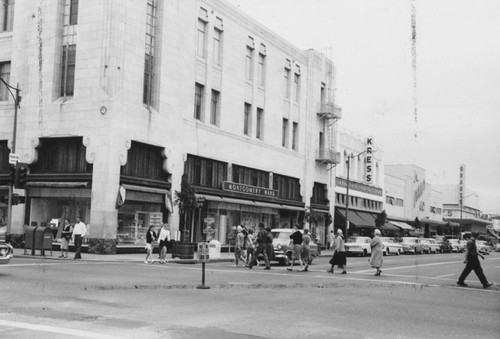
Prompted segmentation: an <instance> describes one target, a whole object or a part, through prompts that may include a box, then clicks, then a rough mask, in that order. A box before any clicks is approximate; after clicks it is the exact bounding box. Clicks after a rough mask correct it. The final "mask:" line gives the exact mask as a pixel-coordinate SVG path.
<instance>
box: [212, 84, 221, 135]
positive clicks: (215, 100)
mask: <svg viewBox="0 0 500 339" xmlns="http://www.w3.org/2000/svg"><path fill="white" fill-rule="evenodd" d="M219 101H220V92H219V91H216V90H214V89H213V90H212V103H211V105H210V106H211V107H210V123H211V124H212V125H216V126H218V125H219V110H220V109H219V105H220V102H219Z"/></svg>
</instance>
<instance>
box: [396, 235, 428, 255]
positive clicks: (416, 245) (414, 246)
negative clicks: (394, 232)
mask: <svg viewBox="0 0 500 339" xmlns="http://www.w3.org/2000/svg"><path fill="white" fill-rule="evenodd" d="M400 244H401V246H403V252H404V253H405V254H407V253H413V254H417V253H419V254H422V253H424V244H422V242H421V241H420V239H419V238H415V237H403V238H401V243H400Z"/></svg>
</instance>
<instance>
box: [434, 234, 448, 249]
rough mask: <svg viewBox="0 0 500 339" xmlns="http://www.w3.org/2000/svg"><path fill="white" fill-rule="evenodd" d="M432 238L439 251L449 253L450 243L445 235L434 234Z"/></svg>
mask: <svg viewBox="0 0 500 339" xmlns="http://www.w3.org/2000/svg"><path fill="white" fill-rule="evenodd" d="M434 240H435V241H436V243H437V244H438V245H439V247H440V249H441V250H440V251H441V253H451V245H450V243H449V242H448V240H447V239H446V237H445V236H442V235H436V236H434Z"/></svg>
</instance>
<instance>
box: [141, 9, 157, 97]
mask: <svg viewBox="0 0 500 339" xmlns="http://www.w3.org/2000/svg"><path fill="white" fill-rule="evenodd" d="M147 6H148V8H147V18H146V49H145V56H144V86H143V98H142V103H143V104H146V105H151V104H152V97H153V69H154V60H155V59H154V50H155V25H156V0H148V4H147Z"/></svg>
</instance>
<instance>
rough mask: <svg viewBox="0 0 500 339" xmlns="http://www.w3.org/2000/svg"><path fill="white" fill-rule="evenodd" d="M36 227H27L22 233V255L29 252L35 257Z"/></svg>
mask: <svg viewBox="0 0 500 339" xmlns="http://www.w3.org/2000/svg"><path fill="white" fill-rule="evenodd" d="M36 229H37V226H28V227H26V230H25V231H24V254H26V250H31V255H35V230H36Z"/></svg>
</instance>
